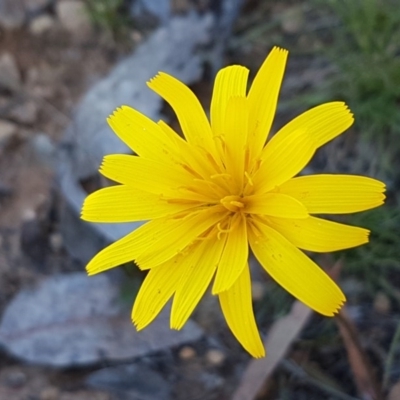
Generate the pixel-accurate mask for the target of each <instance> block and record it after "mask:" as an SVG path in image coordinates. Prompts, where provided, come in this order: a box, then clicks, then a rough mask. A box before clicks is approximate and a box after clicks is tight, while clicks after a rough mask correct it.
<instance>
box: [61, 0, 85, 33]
mask: <svg viewBox="0 0 400 400" xmlns="http://www.w3.org/2000/svg"><path fill="white" fill-rule="evenodd" d="M55 10H56V14H57V16H58V19H59V21H60V23H61V25H62V26H63V27H64V28H65V29H66V30H67V31H68V32H70V33H71V34H72V35H74V36H75V37H76V38H80V39H82V38H85V37H87V36H88V35H89V33H90V32H91V29H92V24H91V22H90V19H89V14H88V12H87V10H86V8H85V4H84V2H81V1H76V0H63V1H58V2H57V3H56V6H55Z"/></svg>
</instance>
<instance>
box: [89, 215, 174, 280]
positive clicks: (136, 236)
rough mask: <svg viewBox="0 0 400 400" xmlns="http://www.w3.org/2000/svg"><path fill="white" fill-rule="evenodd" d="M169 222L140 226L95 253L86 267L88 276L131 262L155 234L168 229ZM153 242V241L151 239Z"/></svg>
mask: <svg viewBox="0 0 400 400" xmlns="http://www.w3.org/2000/svg"><path fill="white" fill-rule="evenodd" d="M169 223H170V221H169V220H165V219H156V220H153V221H150V222H147V223H146V224H144V225H142V226H141V227H139V228H138V229H136V230H134V231H133V232H131V233H129V234H128V235H126V236H124V237H123V238H122V239H119V240H117V241H116V242H114V243H113V244H111V245H109V246H107V247H106V248H104V249H103V250H102V251H100V252H99V253H97V254H96V255H95V256H94V257H93V258H92V259H91V260H90V262H89V263H88V265H87V266H86V270H87V272H88V274H89V275H94V274H98V273H100V272H103V271H106V270H108V269H111V268H114V267H116V266H117V265H121V264H125V263H127V262H129V261H133V260H134V259H135V258H136V257H137V256H138V255H139V254H140V253H143V251H144V250H145V249H146V248H147V247H148V246H151V244H152V242H151V239H153V238H154V236H157V234H156V233H159V232H162V229H163V228H165V227H168V225H169ZM153 240H155V239H153Z"/></svg>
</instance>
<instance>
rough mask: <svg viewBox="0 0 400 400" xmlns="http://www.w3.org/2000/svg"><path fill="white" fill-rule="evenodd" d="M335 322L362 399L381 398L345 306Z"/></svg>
mask: <svg viewBox="0 0 400 400" xmlns="http://www.w3.org/2000/svg"><path fill="white" fill-rule="evenodd" d="M336 323H337V325H338V327H339V331H340V335H341V336H342V338H343V342H344V345H345V347H346V351H347V355H348V359H349V363H350V366H351V369H352V371H353V375H354V381H355V384H356V386H357V389H358V392H359V395H360V396H361V398H362V399H363V400H383V396H382V393H381V389H380V386H379V384H378V382H377V380H376V377H375V373H374V371H373V368H372V366H371V364H370V362H369V360H368V357H367V355H366V353H365V351H364V349H363V348H362V346H361V344H360V340H359V334H358V332H357V328H356V327H355V325H354V324H353V322H352V320H351V319H350V317H349V316H348V314H347V312H346V308H342V310H341V311H340V313H339V315H338V316H337V318H336Z"/></svg>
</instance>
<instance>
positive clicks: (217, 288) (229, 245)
mask: <svg viewBox="0 0 400 400" xmlns="http://www.w3.org/2000/svg"><path fill="white" fill-rule="evenodd" d="M248 255H249V245H248V242H247V229H246V221H245V218H244V217H243V215H242V214H240V213H236V214H235V215H234V216H233V217H232V218H231V224H230V231H229V233H228V238H227V240H226V244H225V248H224V251H223V253H222V256H221V260H220V261H219V264H218V269H217V275H216V277H215V282H214V285H213V289H212V293H213V294H219V293H221V292H223V291H225V290H228V289H229V288H230V287H231V286H232V285H233V284H234V283H235V281H236V280H237V279H238V277H239V276H240V274H241V273H242V271H243V268H245V266H246V265H247V259H248Z"/></svg>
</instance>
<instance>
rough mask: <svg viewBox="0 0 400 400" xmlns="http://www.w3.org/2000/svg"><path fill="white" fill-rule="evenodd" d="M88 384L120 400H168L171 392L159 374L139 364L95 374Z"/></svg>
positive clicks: (103, 370) (113, 368) (88, 380)
mask: <svg viewBox="0 0 400 400" xmlns="http://www.w3.org/2000/svg"><path fill="white" fill-rule="evenodd" d="M86 384H87V385H88V386H91V387H93V388H96V389H100V390H107V391H108V392H110V393H111V394H113V395H115V396H116V397H117V399H118V400H161V399H162V400H168V399H170V392H171V388H170V386H169V384H168V383H167V382H166V381H165V380H164V379H163V378H162V377H161V376H160V375H159V374H158V373H157V372H155V371H153V370H152V369H150V368H148V367H146V366H145V365H139V364H131V365H119V366H117V367H111V368H104V369H101V370H99V371H96V372H93V373H92V374H90V375H89V376H88V378H87V380H86Z"/></svg>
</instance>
